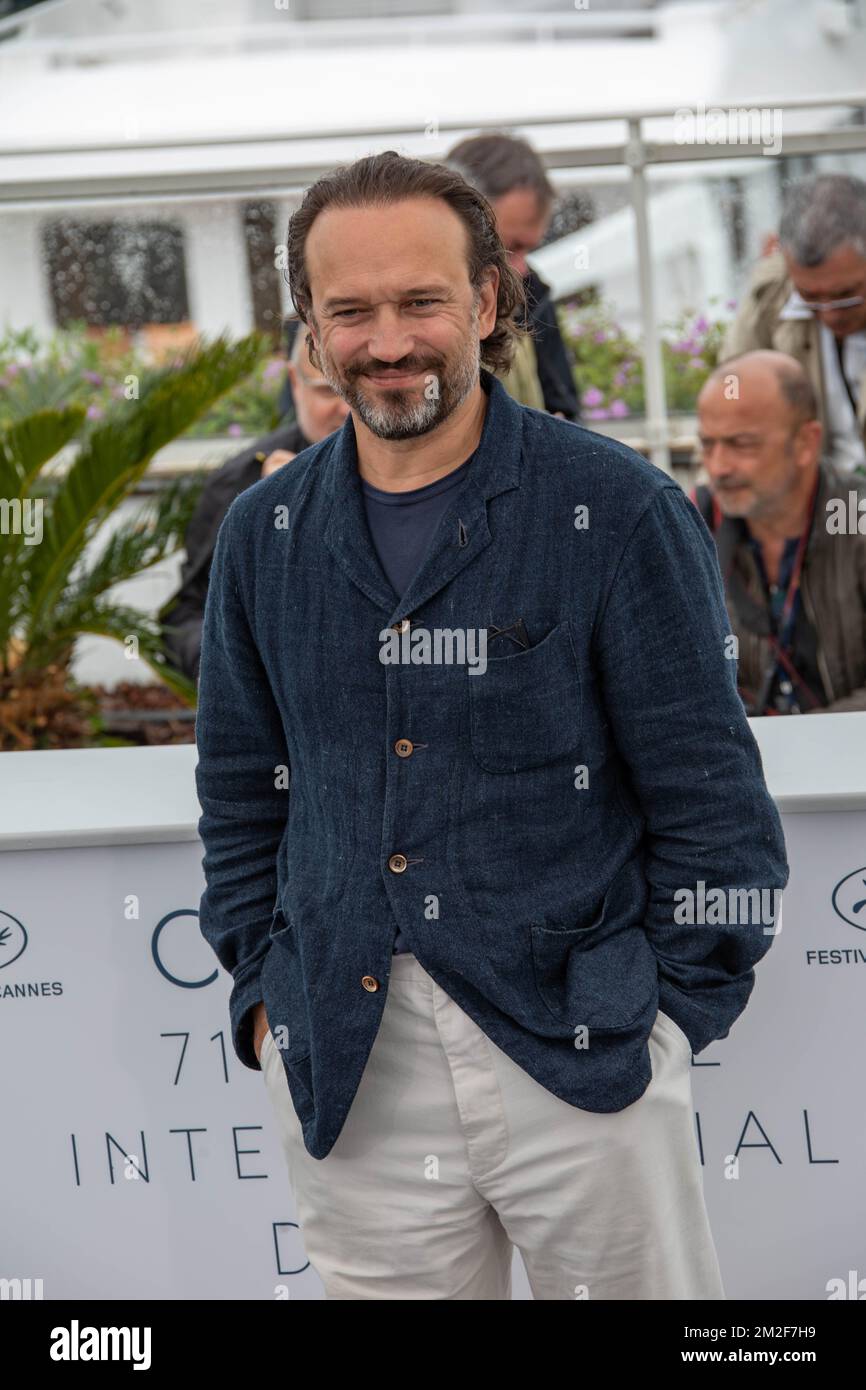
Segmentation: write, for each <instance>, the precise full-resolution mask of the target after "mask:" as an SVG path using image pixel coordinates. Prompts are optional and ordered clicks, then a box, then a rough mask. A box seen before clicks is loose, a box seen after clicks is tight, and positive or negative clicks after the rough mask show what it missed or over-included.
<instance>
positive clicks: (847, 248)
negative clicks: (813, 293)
mask: <svg viewBox="0 0 866 1390" xmlns="http://www.w3.org/2000/svg"><path fill="white" fill-rule="evenodd" d="M785 259H786V261H787V263H788V271H789V274H790V275H791V278H792V279H793V280H794V281H797V280H799V281H800V282H801V283H805V282H807V281H808V282H813V283H819V282H821V281H832V280H834V279H835V280H838V278H839V276H840V275H842V276H845V275H850V274H852V273H853V274H862V273H863V271H864V270H866V257H864V256H861V255H860V253H859V252H858V251H857V249H856V248H855V247H854V246H852V245H851V243H850V242H842V243H841V244H840V245H839V246H836V247H835V248H834V249H833V250H832V251H831V252H830V254H829V256H828V257H827V258H826V260H823V261H822V262H821V263H820V265H810V266H804V265H800V264H799V263H798V262H797V261H795V260H794V258H793V256H791V255H790V253H786V255H785Z"/></svg>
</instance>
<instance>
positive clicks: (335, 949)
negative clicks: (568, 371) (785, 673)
mask: <svg viewBox="0 0 866 1390" xmlns="http://www.w3.org/2000/svg"><path fill="white" fill-rule="evenodd" d="M286 245H287V259H288V271H289V282H290V284H291V286H292V299H293V303H294V306H295V309H296V310H297V312H298V314H299V316H300V317H301V319H302V321H303V323H304V324H305V325H306V328H307V336H308V338H309V340H310V344H311V348H312V350H311V353H310V356H311V360H312V361H313V362H314V363H317V364H319V365H320V366H321V369H322V372H323V375H324V376H325V377H326V379H327V380H328V381H330V382H332V384H333V385H334V389H335V390H337V391H338V392H339V394H340V395H341V397H342V398H343V399H345V400H346V401H347V402H348V403H349V405H350V407H351V409H350V413H349V415H348V416H347V417H346V420H345V422H344V424H343V427H342V429H340V430H338V431H336V432H335V433H334V434H332V435H329V436H328V438H327V439H325V440H323V441H322V443H320V444H317V445H315V446H313V447H312V448H310V449H307V450H306V451H305V452H304V453H303V454H302V455H301V456H300V457H299V458H297V459H296V460H295V461H294V463H292V464H291V465H290V466H289V467H288V468H281V469H278V470H277V471H276V473H275V474H274V475H273V476H272V477H270V478H267V479H265V480H263V481H262V482H261V483H260V484H257V485H256V486H255V487H253V488H250V489H249V490H248V491H247V492H246V493H244V494H243V495H242V496H240V497H238V498H237V499H236V500H235V501H234V502H233V503H232V505H231V507H230V508H229V511H228V514H227V516H226V518H225V522H224V524H223V526H222V528H221V530H220V535H219V539H218V542H217V547H216V552H215V554H214V562H213V578H212V581H211V588H210V592H209V594H208V602H207V609H206V613H205V625H204V636H203V643H202V661H201V679H200V682H199V700H198V708H197V711H196V744H197V751H198V758H199V761H198V763H197V765H196V769H195V776H196V790H197V793H198V798H199V803H200V805H201V809H202V815H201V818H200V820H199V825H198V829H199V834H200V837H201V841H202V846H203V849H204V858H203V860H202V865H203V871H204V875H205V879H206V888H205V891H204V893H203V895H202V898H201V901H200V905H199V926H200V929H201V932H202V935H203V936H204V939H205V940H206V941H207V942H208V943H209V945H210V946H211V947H212V948H213V951H214V953H215V955H216V958H217V959H218V961H219V963H220V965H221V966H222V967H223V969H224V970H225V971H227V972H230V974H231V977H232V988H231V993H230V995H229V999H228V1022H229V1023H230V1026H231V1039H232V1045H233V1048H234V1053H235V1056H236V1057H237V1059H238V1060H239V1061H240V1062H241V1063H242V1065H243V1066H245V1067H248V1068H250V1069H251V1070H254V1071H261V1072H262V1075H263V1081H264V1084H265V1086H266V1088H267V1090H268V1094H269V1096H270V1098H271V1100H272V1102H273V1107H274V1116H275V1120H276V1123H277V1125H278V1130H279V1135H280V1139H281V1141H282V1144H283V1150H284V1154H285V1157H286V1160H287V1165H288V1169H289V1176H290V1180H291V1185H292V1188H293V1192H294V1197H295V1204H296V1210H297V1219H298V1224H299V1226H300V1227H301V1231H302V1235H303V1242H304V1245H305V1247H306V1253H307V1256H308V1259H309V1261H310V1263H311V1265H312V1266H313V1268H314V1269H315V1270H316V1272H317V1273H318V1274H319V1275H320V1277H321V1278H322V1281H323V1283H324V1286H325V1291H326V1296H327V1297H328V1298H361V1299H394V1298H398V1299H399V1298H409V1299H438V1298H445V1299H454V1298H457V1299H472V1298H480V1299H507V1298H509V1297H510V1282H509V1281H510V1271H511V1264H512V1255H513V1246H518V1247H519V1249H520V1251H521V1254H522V1256H523V1263H524V1265H525V1267H526V1271H527V1275H528V1278H529V1281H530V1285H531V1287H532V1292H533V1295H534V1296H535V1298H537V1299H538V1298H543V1299H560V1300H561V1299H566V1300H567V1299H573V1298H574V1297H575V1290H576V1289H578V1288H579V1290H580V1294H579V1296H580V1297H585V1296H588V1295H591V1297H592V1298H593V1300H597V1299H606V1298H610V1299H620V1300H641V1299H664V1298H669V1299H717V1298H720V1297H724V1293H723V1288H722V1282H721V1275H720V1271H719V1266H718V1260H717V1257H716V1253H715V1249H714V1246H713V1241H712V1232H711V1230H710V1227H709V1221H708V1216H707V1212H706V1208H705V1204H704V1199H703V1193H702V1188H701V1165H700V1156H699V1153H698V1149H697V1146H696V1144H695V1137H694V1126H695V1115H694V1110H693V1106H692V1097H691V1087H690V1076H691V1058H692V1053H693V1052H695V1053H698V1052H700V1051H701V1050H702V1049H704V1048H706V1047H707V1046H708V1045H709V1044H710V1043H711V1042H713V1041H714V1040H716V1039H720V1038H724V1037H726V1036H727V1034H728V1032H729V1031H730V1029H731V1027H732V1025H733V1024H734V1023H735V1021H736V1020H737V1018H739V1016H740V1015H741V1014H742V1012H743V1010H744V1009H745V1008H746V1005H747V1003H748V1001H749V997H750V995H751V993H752V989H753V986H754V984H755V969H754V967H755V965H756V963H757V962H758V961H760V959H761V958H762V957H763V956H764V955H765V954H766V952H767V951H768V950H769V949H770V946H771V944H772V940H773V935H774V931H775V925H774V910H773V909H772V908H771V907H770V900H771V899H775V901H776V904H778V896H779V895H780V893H781V890H782V889H783V888H784V887H785V884H786V883H787V878H788V866H787V861H786V858H785V842H784V836H783V833H782V825H781V821H780V818H779V813H778V811H777V810H776V808H775V806H774V804H773V802H772V800H771V797H770V794H769V791H768V789H767V786H766V784H765V781H764V776H763V769H762V767H761V760H760V754H759V750H758V746H757V743H756V742H755V738H754V735H753V734H752V731H751V729H750V728H749V724H748V721H747V719H746V715H745V711H744V709H743V705H742V701H741V700H740V698H739V696H738V694H737V689H736V673H735V671H734V669H733V664H732V662H731V661H730V660H729V659H728V658H727V654H726V650H725V644H726V639H727V636H728V632H729V621H728V616H727V613H726V611H725V604H724V591H723V589H722V583H721V578H720V575H719V568H718V561H717V558H716V552H715V547H714V545H713V541H712V538H711V536H710V534H709V532H708V530H707V528H706V526H705V525H704V523H703V522H702V521H701V518H700V516H699V515H698V512H697V511H696V509H695V508H694V506H693V505H692V503H691V502H690V501H689V499H688V497H687V496H686V494H685V493H684V491H683V490H682V488H680V486H679V484H678V483H677V482H675V480H674V479H672V478H670V477H668V475H667V474H665V473H664V472H663V471H662V470H661V469H659V468H656V467H654V466H653V465H652V464H650V463H648V462H647V461H646V460H645V459H643V458H641V457H640V456H639V455H637V454H635V453H634V452H633V451H632V450H630V449H628V448H626V447H625V446H624V445H622V444H620V443H618V442H617V441H615V440H611V439H605V438H604V437H603V436H601V435H598V434H594V433H592V432H591V431H589V430H585V429H583V428H582V427H581V426H579V425H576V424H572V423H570V422H567V421H565V420H558V419H555V418H554V417H553V416H552V415H551V414H549V413H548V412H546V411H543V410H535V409H532V408H530V407H526V406H523V405H521V404H519V403H518V402H517V401H515V400H514V398H513V397H512V396H511V395H510V394H509V393H508V392H507V391H506V389H505V387H504V386H503V384H502V381H501V380H500V379H499V377H498V376H497V373H498V372H500V371H501V370H502V369H503V368H506V369H507V367H508V365H509V357H510V354H511V352H512V351H513V348H514V345H515V343H514V340H515V337H518V338H519V337H520V336H521V335H522V334H523V332H524V330H522V329H518V328H517V327H516V326H515V322H514V317H513V314H514V310H515V308H516V307H517V305H518V304H519V303H520V302H521V301H522V299H523V289H522V286H521V284H520V278H519V276H518V275H517V274H516V273H515V272H514V271H513V270H512V268H511V266H510V265H509V263H508V259H507V255H506V251H505V248H504V246H503V245H502V242H501V241H500V239H499V236H498V234H497V231H496V227H495V224H494V221H493V216H492V212H491V209H490V207H489V204H488V203H487V202H486V201H485V200H484V199H483V198H482V197H481V195H480V194H479V193H478V191H477V190H476V189H474V188H473V187H472V186H471V185H470V184H468V183H467V182H466V180H464V179H463V178H462V177H461V176H460V175H459V174H458V173H457V172H456V171H455V170H452V169H449V168H447V167H445V166H444V165H435V164H430V163H428V162H426V161H424V160H415V159H410V158H407V157H405V156H403V155H400V154H398V153H397V152H396V151H392V150H386V151H385V152H384V153H382V154H378V155H371V156H368V157H366V158H364V159H361V160H358V161H356V162H355V163H354V164H351V165H349V166H347V167H344V168H341V169H339V170H337V171H336V172H335V173H334V174H332V175H328V176H326V177H323V178H321V179H319V180H318V181H317V182H316V183H315V184H313V185H312V186H311V187H310V188H309V189H308V190H307V192H306V194H305V196H304V199H303V201H302V203H301V204H300V206H299V207H298V209H297V210H296V211H295V212H294V213H293V215H292V218H291V221H290V223H289V229H288V236H287V242H286ZM275 522H276V523H277V524H275ZM708 895H709V896H708ZM720 900H721V901H720ZM707 902H709V905H710V909H711V910H710V912H709V913H707V911H706V910H705V904H706V903H707ZM728 904H730V906H728ZM720 907H721V912H720V911H719V908H720ZM757 909H760V911H759V912H758V911H757ZM401 939H402V949H401ZM215 1021H216V1020H215ZM766 1026H767V1028H769V1029H771V1028H772V1026H773V1019H772V1017H768V1018H766ZM440 1173H441V1177H442V1179H443V1181H441V1182H439V1181H435V1179H436V1178H437V1177H438V1176H439V1175H440ZM425 1175H427V1176H429V1177H431V1178H433V1179H434V1181H425Z"/></svg>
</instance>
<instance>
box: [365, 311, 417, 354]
mask: <svg viewBox="0 0 866 1390" xmlns="http://www.w3.org/2000/svg"><path fill="white" fill-rule="evenodd" d="M413 341H414V339H413V337H412V334H411V333H407V331H406V329H405V327H404V326H403V324H402V323H401V322H400V320H399V317H398V316H397V315H396V314H388V313H385V314H382V315H381V316H380V317H379V319H378V321H377V323H376V326H375V329H374V330H373V332H372V333H371V334H370V337H369V338H368V339H367V351H368V352H369V354H370V356H371V357H372V358H375V360H376V361H378V362H400V361H402V359H403V358H404V357H408V355H409V354H410V353H411V351H412V343H413Z"/></svg>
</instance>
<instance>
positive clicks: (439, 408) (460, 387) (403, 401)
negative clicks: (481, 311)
mask: <svg viewBox="0 0 866 1390" xmlns="http://www.w3.org/2000/svg"><path fill="white" fill-rule="evenodd" d="M319 360H320V362H321V364H322V375H323V377H324V378H325V380H326V381H327V383H328V385H329V386H330V388H331V390H332V391H335V392H336V393H337V395H338V396H341V397H342V399H343V400H344V401H345V402H346V404H347V405H348V406H349V407H350V409H352V410H354V411H356V412H357V414H358V416H359V418H360V419H361V420H363V422H364V424H365V425H366V426H367V429H368V430H369V431H370V432H371V434H375V435H377V436H378V437H379V439H414V438H416V437H417V436H418V435H422V434H428V433H429V431H430V430H433V429H435V428H436V426H437V425H439V424H441V422H442V421H443V420H446V419H447V418H448V416H449V415H451V413H452V412H453V411H455V410H456V409H457V407H458V406H460V405H462V403H463V401H465V399H466V397H467V396H468V395H469V392H470V391H471V390H472V389H473V388H474V387H475V386H476V385H477V383H478V380H479V372H480V367H481V343H480V341H479V339H478V338H477V337H474V338H471V339H468V340H467V341H466V342H464V344H463V345H462V348H461V352H460V355H459V356H458V357H457V358H456V359H455V360H453V361H452V362H450V363H445V365H444V366H443V367H442V368H440V369H438V370H437V369H435V368H433V367H431V366H429V365H428V364H425V363H418V364H415V363H414V362H412V361H411V360H410V361H408V362H406V363H396V362H383V363H376V362H375V361H373V362H367V363H364V364H363V367H364V369H369V370H370V371H372V372H375V371H377V370H378V371H396V370H398V369H401V370H406V371H416V370H417V371H418V373H419V375H420V376H421V381H420V382H419V384H418V385H417V386H412V387H392V388H388V387H383V388H382V391H383V392H384V394H375V392H376V388H375V387H374V386H372V384H367V383H365V382H364V381H363V379H362V378H363V370H359V369H358V368H357V367H353V368H352V369H351V374H350V375H349V376H348V377H346V378H343V377H342V376H339V375H338V374H337V371H336V369H335V368H334V366H333V364H332V362H331V361H330V359H329V358H328V357H327V355H326V354H325V353H324V352H322V351H321V350H320V352H319Z"/></svg>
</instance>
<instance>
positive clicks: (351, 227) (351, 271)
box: [307, 199, 468, 291]
mask: <svg viewBox="0 0 866 1390" xmlns="http://www.w3.org/2000/svg"><path fill="white" fill-rule="evenodd" d="M401 208H402V209H403V213H402V215H400V216H399V217H397V218H395V216H394V215H393V214H394V213H395V212H398V211H399V209H401ZM407 208H408V209H409V212H408V215H407ZM389 214H391V215H390V216H389ZM467 235H468V234H467V231H466V228H465V227H464V225H463V223H462V221H461V220H460V218H459V217H458V215H457V214H456V213H455V212H453V211H452V209H451V208H449V207H448V206H447V204H445V203H442V201H441V200H437V199H424V200H422V199H417V200H415V205H414V206H412V205H406V204H395V206H394V208H387V207H386V208H379V207H376V208H366V207H365V208H326V209H325V211H324V212H322V213H320V214H319V216H318V217H317V218H316V220H315V222H314V223H313V225H312V227H311V228H310V232H309V235H308V238H307V269H308V272H309V274H310V278H311V281H313V282H315V280H316V279H317V278H318V275H317V272H320V273H325V274H327V277H328V280H329V282H330V281H331V279H332V278H334V277H339V278H340V280H344V279H351V280H353V281H359V282H361V284H360V287H364V286H366V287H368V286H369V282H370V281H372V280H374V279H375V280H376V281H377V282H380V281H382V282H386V281H387V282H388V283H390V284H392V285H393V287H394V290H395V291H396V290H398V289H399V288H404V289H405V288H409V287H410V285H409V282H410V281H412V282H417V280H418V277H419V276H421V277H422V278H423V279H424V280H425V281H426V279H427V277H428V276H429V277H431V278H433V279H435V278H436V277H437V276H439V277H440V278H441V277H447V278H448V279H451V278H452V277H453V276H454V274H455V272H459V271H460V270H461V268H462V269H463V273H464V274H465V273H467V271H466V264H467V262H466V251H467ZM329 288H330V284H329Z"/></svg>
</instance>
